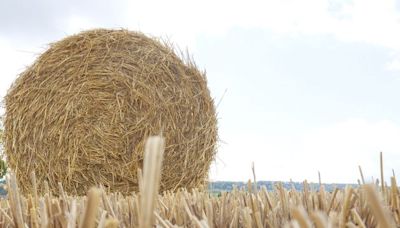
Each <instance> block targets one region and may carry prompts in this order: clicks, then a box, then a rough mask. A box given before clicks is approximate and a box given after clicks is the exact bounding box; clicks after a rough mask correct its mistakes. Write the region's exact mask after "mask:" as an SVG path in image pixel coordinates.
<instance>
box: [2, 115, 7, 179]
mask: <svg viewBox="0 0 400 228" xmlns="http://www.w3.org/2000/svg"><path fill="white" fill-rule="evenodd" d="M2 120H3V119H2V118H1V117H0V178H3V177H4V175H6V173H7V163H6V162H5V160H4V154H3V136H4V130H3V122H2Z"/></svg>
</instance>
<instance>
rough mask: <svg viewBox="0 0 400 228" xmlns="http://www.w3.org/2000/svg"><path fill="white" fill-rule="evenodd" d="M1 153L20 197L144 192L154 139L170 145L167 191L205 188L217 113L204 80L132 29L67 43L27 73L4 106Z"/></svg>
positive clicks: (168, 48) (54, 47)
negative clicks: (142, 174)
mask: <svg viewBox="0 0 400 228" xmlns="http://www.w3.org/2000/svg"><path fill="white" fill-rule="evenodd" d="M5 106H6V115H5V121H4V127H5V152H6V155H7V158H8V163H9V166H10V167H11V169H13V170H15V172H16V174H17V179H18V182H19V185H20V187H21V188H22V190H23V192H29V191H31V190H32V180H31V179H30V174H31V172H32V171H35V173H36V179H37V183H38V186H39V189H38V191H40V192H43V191H44V187H43V184H39V183H44V181H47V182H48V184H49V187H50V190H53V192H55V190H56V189H58V186H59V185H58V182H61V184H62V185H63V187H64V189H65V191H67V192H68V193H70V194H78V195H82V194H85V193H86V191H87V190H88V189H89V188H90V187H91V186H93V185H98V184H102V185H104V186H105V187H108V188H109V189H111V190H112V191H119V192H123V193H129V192H131V191H137V190H138V180H137V170H138V168H142V163H143V150H144V143H145V140H146V138H147V137H148V136H150V135H156V134H160V133H162V134H163V136H164V137H165V139H166V148H165V158H164V162H163V170H162V180H161V185H160V188H161V190H174V189H177V188H179V187H187V188H193V187H198V186H199V185H201V184H203V183H204V181H205V179H206V178H207V173H208V170H209V166H210V163H211V162H212V160H213V159H214V157H215V150H216V142H217V126H216V122H217V119H216V112H215V106H214V103H213V100H212V98H211V97H210V92H209V90H208V88H207V82H206V78H205V74H204V73H203V72H200V71H199V70H198V69H197V68H196V66H195V65H194V63H193V62H192V61H190V60H188V58H186V59H185V60H182V59H181V58H180V57H178V55H177V54H176V53H175V52H174V50H173V48H171V46H170V45H168V44H165V43H163V42H160V41H158V40H157V39H153V38H149V37H147V36H145V35H143V34H142V33H137V32H131V31H127V30H90V31H86V32H82V33H80V34H77V35H73V36H70V37H67V38H65V39H63V40H61V41H59V42H56V43H53V44H51V45H50V48H49V49H48V50H47V51H46V52H44V53H43V54H42V55H41V56H39V57H38V59H37V60H36V62H35V63H34V64H33V65H32V66H30V67H29V68H27V70H26V71H25V72H23V73H22V74H21V75H20V76H19V77H18V79H17V80H16V81H15V82H14V84H13V85H12V87H11V88H10V90H9V92H8V94H7V96H6V98H5Z"/></svg>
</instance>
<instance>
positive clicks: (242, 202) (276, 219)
mask: <svg viewBox="0 0 400 228" xmlns="http://www.w3.org/2000/svg"><path fill="white" fill-rule="evenodd" d="M163 151H164V141H163V139H162V138H160V137H152V138H151V139H150V140H148V141H147V144H146V151H145V155H144V156H145V158H144V169H143V174H142V172H141V171H140V170H139V171H138V177H139V180H138V182H139V187H140V192H139V193H137V194H135V193H132V194H131V195H128V196H123V195H122V194H119V193H107V190H106V189H103V188H101V187H99V188H92V189H91V190H90V191H89V193H88V194H87V196H84V197H75V196H72V195H67V194H66V193H65V192H64V190H63V187H62V186H61V185H59V195H60V196H59V197H53V196H52V193H51V191H49V190H47V192H46V193H45V194H44V195H43V196H38V195H37V193H36V192H35V191H34V192H32V194H30V195H27V196H23V195H22V194H21V193H20V191H19V189H18V186H17V181H16V177H15V175H14V174H11V175H10V176H9V178H8V184H7V185H8V189H9V194H8V199H2V200H1V204H0V205H1V209H0V226H1V227H26V226H28V227H202V228H203V227H257V228H259V227H302V228H303V227H340V228H341V227H343V228H344V227H398V226H399V225H400V211H399V201H400V199H399V190H398V187H397V183H396V178H395V177H392V178H391V183H390V186H386V185H383V186H378V185H368V184H364V183H363V182H364V180H363V178H361V181H360V182H361V183H360V186H359V187H357V188H351V187H348V188H346V189H345V190H339V189H336V190H335V191H333V192H327V191H325V189H324V185H323V184H321V186H320V188H319V189H318V190H311V189H310V188H309V185H308V184H307V182H306V181H305V182H304V190H303V191H296V190H295V189H294V188H293V189H285V188H283V187H282V185H281V184H279V183H278V184H276V186H275V189H274V190H273V191H267V190H266V189H265V188H263V189H256V188H254V186H255V185H254V183H252V182H250V181H249V183H248V188H247V189H235V190H234V191H232V192H230V193H222V195H221V196H219V197H217V196H212V195H210V194H209V193H208V192H206V191H199V190H197V189H194V190H192V191H190V192H189V191H187V190H186V189H180V190H179V191H177V192H176V193H172V192H169V191H167V192H164V193H162V194H158V193H157V192H158V189H159V182H160V175H161V174H160V172H161V164H162V154H163ZM381 161H382V157H381ZM381 164H382V163H381ZM360 171H361V169H360ZM360 173H361V176H362V172H360ZM31 179H32V182H33V186H36V185H38V184H39V183H36V182H35V177H34V175H33V176H32V177H31ZM381 183H382V181H381ZM44 187H45V188H48V187H47V185H46V183H44ZM36 188H37V187H35V189H36Z"/></svg>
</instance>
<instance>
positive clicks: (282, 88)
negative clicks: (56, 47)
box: [0, 0, 400, 183]
mask: <svg viewBox="0 0 400 228" xmlns="http://www.w3.org/2000/svg"><path fill="white" fill-rule="evenodd" d="M99 27H103V28H128V29H131V30H140V31H142V32H144V33H146V34H150V35H153V36H158V37H160V36H161V37H164V38H168V39H170V40H171V41H173V42H174V43H175V44H176V45H177V46H179V47H180V48H181V49H185V48H188V49H189V51H190V52H191V54H192V55H193V58H194V59H195V61H196V63H197V64H198V65H199V67H201V68H202V69H205V70H206V71H207V76H208V81H209V87H210V90H211V93H212V96H213V97H214V98H215V100H216V101H219V100H221V98H222V97H223V99H222V101H221V103H220V104H219V106H218V116H219V133H220V138H221V140H222V141H223V143H221V145H220V147H219V151H218V155H217V160H216V161H215V162H214V164H213V167H212V170H211V174H210V177H211V179H212V180H239V181H246V180H247V179H249V178H251V177H252V176H251V163H252V162H253V161H254V162H255V167H256V174H257V179H259V180H282V181H288V180H289V179H293V180H294V181H303V180H304V179H307V180H309V181H314V182H316V181H317V180H318V171H320V172H321V175H322V180H323V181H324V182H345V183H354V182H356V181H357V179H358V178H359V174H358V168H357V167H358V165H361V166H362V167H363V170H364V175H365V176H366V177H368V179H369V180H370V179H371V177H372V176H373V177H378V175H379V172H378V171H379V166H378V164H379V152H380V151H383V153H384V159H385V172H386V174H387V175H389V174H390V173H391V169H392V168H393V169H395V171H396V172H400V170H399V169H398V167H400V102H399V98H400V42H399V40H400V1H395V0H353V1H351V0H338V1H332V0H303V1H298V0H271V1H266V0H260V1H255V0H246V1H232V0H222V1H212V0H206V1H204V0H203V1H196V2H193V1H176V0H172V1H171V0H170V1H142V2H135V1H123V0H116V1H105V0H103V1H98V0H97V1H95V0H90V1H78V0H72V1H71V0H69V1H66V0H62V1H52V0H48V1H45V0H39V1H29V0H26V1H21V0H1V1H0V64H1V65H0V75H1V83H0V96H1V97H3V96H4V95H5V94H6V92H7V89H8V88H9V86H10V85H11V83H12V82H13V81H14V80H15V78H16V77H17V75H18V73H20V72H21V71H23V70H24V69H25V67H26V66H29V65H30V64H31V63H32V62H33V61H34V59H35V58H36V57H37V56H38V55H39V54H40V53H41V52H43V51H44V50H45V49H46V47H47V46H46V44H48V43H51V42H54V41H57V40H59V39H62V38H63V37H65V36H67V35H71V34H74V33H77V32H79V31H81V30H84V29H91V28H99ZM225 91H226V93H225ZM224 94H225V95H224Z"/></svg>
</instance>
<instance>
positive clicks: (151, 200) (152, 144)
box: [139, 136, 165, 228]
mask: <svg viewBox="0 0 400 228" xmlns="http://www.w3.org/2000/svg"><path fill="white" fill-rule="evenodd" d="M164 147H165V142H164V139H163V138H162V137H160V136H152V137H150V138H148V139H147V142H146V147H145V152H144V165H143V179H142V184H143V187H142V188H141V192H140V208H141V210H140V218H139V227H143V228H150V227H152V226H153V225H154V208H155V205H156V200H157V195H158V190H159V186H160V178H161V166H162V160H163V154H164Z"/></svg>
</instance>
